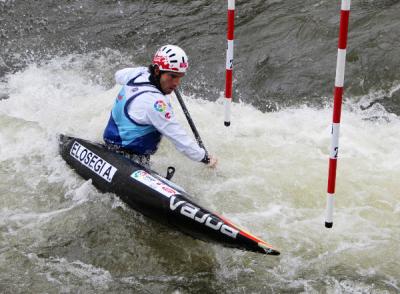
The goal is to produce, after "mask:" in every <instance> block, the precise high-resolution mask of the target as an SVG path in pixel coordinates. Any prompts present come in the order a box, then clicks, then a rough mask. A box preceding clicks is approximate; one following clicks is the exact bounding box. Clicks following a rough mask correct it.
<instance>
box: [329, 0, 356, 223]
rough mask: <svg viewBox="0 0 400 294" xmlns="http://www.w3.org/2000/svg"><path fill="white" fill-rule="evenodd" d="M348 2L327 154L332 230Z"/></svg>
mask: <svg viewBox="0 0 400 294" xmlns="http://www.w3.org/2000/svg"><path fill="white" fill-rule="evenodd" d="M350 2H351V0H342V4H341V11H340V25H339V26H340V27H339V41H338V53H337V61H336V77H335V92H334V99H333V118H332V131H331V134H332V138H331V148H330V154H329V174H328V189H327V190H328V191H327V192H328V193H327V207H326V218H325V227H327V228H332V226H333V203H334V194H335V184H336V167H337V158H338V152H339V128H340V115H341V110H342V97H343V84H344V70H345V64H346V47H347V33H348V28H349V15H350Z"/></svg>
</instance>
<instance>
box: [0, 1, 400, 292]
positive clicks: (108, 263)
mask: <svg viewBox="0 0 400 294" xmlns="http://www.w3.org/2000/svg"><path fill="white" fill-rule="evenodd" d="M339 7H340V3H339V1H333V2H332V1H327V0H326V1H325V0H322V1H279V0H270V1H261V0H260V1H258V0H256V1H237V3H236V8H237V11H236V19H235V21H236V31H235V63H234V76H235V81H234V89H235V92H234V99H235V101H236V102H237V103H235V104H234V105H233V109H232V125H231V127H229V128H226V127H224V126H223V111H224V109H223V101H222V100H223V99H222V95H223V90H224V89H223V87H224V72H225V68H224V67H225V46H226V40H225V38H226V35H225V29H226V1H207V0H199V1H184V0H182V1H166V0H164V1H112V0H102V1H89V0H85V1H47V0H45V1H18V0H15V1H11V0H0V24H1V26H0V45H1V46H0V129H1V132H0V292H1V293H27V292H31V293H304V292H305V293H398V292H400V283H399V280H400V274H399V272H400V271H399V269H400V262H399V260H400V253H399V250H398V244H399V241H400V227H399V223H400V202H399V196H400V192H399V191H400V189H399V188H400V186H399V184H398V179H399V178H400V151H399V148H398V146H400V138H399V136H398V134H399V133H400V120H399V117H398V115H399V114H400V76H399V75H400V72H399V66H400V64H399V62H400V61H399V58H398V56H400V49H399V48H400V46H399V42H400V19H399V18H398V12H399V9H400V1H394V0H392V1H389V0H383V1H379V3H378V2H377V1H369V0H359V1H352V12H351V15H350V31H349V41H348V55H347V63H346V77H345V81H346V83H345V101H344V105H343V113H342V124H341V133H340V156H339V161H338V176H337V186H336V204H335V212H334V227H333V228H332V229H331V230H327V229H325V227H324V225H323V222H324V209H325V205H326V203H325V201H326V199H325V197H326V183H327V169H328V157H329V145H330V123H331V116H332V108H331V105H332V102H331V101H332V94H331V93H332V92H333V83H334V75H335V66H336V51H337V33H338V24H339V18H338V14H339ZM165 43H176V44H178V45H180V46H182V47H183V48H184V49H185V50H186V51H187V53H188V55H189V58H190V62H191V68H190V71H189V73H188V76H187V78H185V80H184V82H183V85H182V90H183V93H184V98H185V101H186V103H187V106H188V108H189V109H190V112H191V114H192V117H193V119H194V120H195V122H196V125H197V127H198V129H199V131H200V134H201V135H202V138H203V140H204V141H205V144H206V146H207V147H208V149H209V150H210V151H211V152H212V153H214V154H216V155H217V156H218V158H219V161H220V165H219V167H218V169H217V170H216V171H210V170H208V169H207V168H205V167H203V166H202V165H199V164H197V163H194V162H191V161H190V160H189V159H186V158H185V157H184V156H182V155H181V154H179V153H178V152H177V151H176V150H175V148H174V147H173V146H172V145H171V143H169V142H168V141H167V140H164V141H163V143H162V144H161V148H160V150H159V152H158V153H157V155H156V156H154V157H153V167H154V168H155V169H156V170H158V171H160V172H162V173H164V172H165V170H166V168H167V166H169V165H171V164H172V165H174V166H175V167H176V169H177V172H176V175H175V177H174V180H175V181H176V182H177V183H178V184H179V185H181V186H183V187H185V188H186V190H187V191H188V192H189V193H190V194H191V195H193V197H194V198H195V199H196V201H197V202H198V203H200V204H202V205H203V206H205V207H207V208H209V209H211V210H215V211H217V212H219V213H221V214H223V215H225V216H227V217H228V218H230V219H232V220H233V221H234V222H235V223H238V224H239V225H241V226H243V227H245V228H247V229H249V231H251V232H252V233H254V234H255V235H258V236H260V237H262V238H263V239H265V240H266V241H268V242H270V243H271V244H273V245H275V246H276V247H277V248H279V250H280V251H281V256H279V257H271V256H264V255H258V254H255V253H249V252H242V251H239V250H234V249H226V248H222V247H220V246H216V245H210V244H208V243H204V242H201V241H197V240H193V239H191V238H189V237H187V236H184V235H182V234H181V233H179V232H175V231H173V230H171V229H169V228H166V227H164V226H163V225H161V224H158V223H156V222H154V221H152V220H150V219H148V218H146V217H143V216H142V215H140V214H139V213H136V212H135V211H133V210H131V209H129V208H127V207H126V206H125V205H124V204H123V203H122V202H121V201H120V200H119V199H118V198H117V197H116V196H115V195H113V194H104V193H100V192H99V191H97V190H96V189H95V188H94V187H93V186H92V185H91V183H90V182H89V181H84V180H83V179H82V178H80V177H79V176H78V175H77V174H75V173H74V172H73V171H72V170H71V169H70V168H69V167H68V166H67V165H66V163H65V162H64V161H63V160H62V158H61V157H60V156H59V155H58V150H57V141H56V137H57V134H59V133H69V134H73V135H75V136H77V137H82V138H87V139H89V140H93V141H101V136H102V132H103V128H104V126H105V123H106V122H107V120H108V115H109V111H110V108H111V106H112V103H113V99H114V96H115V95H116V93H117V92H118V90H119V88H118V86H116V85H115V84H114V81H113V75H114V72H115V70H117V69H119V68H121V67H125V66H136V65H146V64H148V62H149V59H150V58H151V56H152V54H153V53H154V51H155V50H156V49H157V47H158V46H160V45H162V44H165ZM175 104H176V105H175ZM174 105H175V107H176V111H175V112H176V113H177V114H178V116H179V120H180V121H181V122H182V124H183V125H185V126H186V123H185V118H184V116H183V115H182V114H181V113H180V111H179V105H177V103H174ZM188 132H190V130H189V128H188Z"/></svg>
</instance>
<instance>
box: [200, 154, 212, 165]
mask: <svg viewBox="0 0 400 294" xmlns="http://www.w3.org/2000/svg"><path fill="white" fill-rule="evenodd" d="M200 161H201V162H202V163H205V164H209V163H210V157H208V154H207V152H206V154H205V155H204V157H203V159H202V160H200Z"/></svg>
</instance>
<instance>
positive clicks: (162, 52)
mask: <svg viewBox="0 0 400 294" xmlns="http://www.w3.org/2000/svg"><path fill="white" fill-rule="evenodd" d="M153 65H158V67H159V68H160V70H163V71H174V72H181V73H185V72H186V69H187V68H188V67H189V63H188V57H187V55H186V53H185V51H183V50H182V49H181V48H179V47H178V46H175V45H165V46H162V47H161V48H160V49H158V51H157V52H156V54H155V55H154V58H153Z"/></svg>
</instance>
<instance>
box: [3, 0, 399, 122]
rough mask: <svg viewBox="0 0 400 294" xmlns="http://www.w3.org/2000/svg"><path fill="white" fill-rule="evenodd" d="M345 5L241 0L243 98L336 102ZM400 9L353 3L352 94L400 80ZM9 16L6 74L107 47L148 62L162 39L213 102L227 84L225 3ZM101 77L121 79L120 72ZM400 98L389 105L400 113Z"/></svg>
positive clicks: (50, 5)
mask: <svg viewBox="0 0 400 294" xmlns="http://www.w3.org/2000/svg"><path fill="white" fill-rule="evenodd" d="M339 8H340V5H339V3H338V1H336V2H335V1H297V0H296V1H276V0H273V1H265V0H259V1H237V3H236V19H235V22H236V31H235V41H236V42H235V63H234V70H235V77H236V81H235V90H236V91H235V99H236V100H237V101H238V100H239V99H241V100H243V101H245V102H247V103H249V102H250V103H252V104H253V105H255V106H256V107H258V108H259V109H261V110H269V109H271V110H273V109H276V108H280V107H284V106H291V105H302V104H311V105H323V104H324V103H326V102H327V101H328V99H331V93H332V91H333V81H334V76H335V66H336V52H337V35H338V23H339ZM399 11H400V1H395V0H391V1H390V0H385V1H383V0H382V1H378V2H377V1H368V0H360V1H353V3H352V11H351V16H350V30H349V41H348V54H347V65H346V76H345V81H346V83H345V92H346V95H347V96H354V95H356V96H359V95H365V94H368V93H370V92H371V91H383V92H384V93H382V95H383V96H385V95H386V96H388V95H389V91H390V89H391V88H392V87H393V86H394V85H395V84H396V83H397V82H398V81H399V79H400V71H399V70H398V69H399V66H400V59H399V58H398V57H399V56H400V47H399V46H398V44H399V42H400V18H399V17H398V13H399ZM0 21H1V30H0V42H1V48H0V54H1V59H0V76H3V75H4V74H5V73H7V72H13V71H16V70H18V69H21V68H23V67H24V66H25V65H26V64H27V63H30V62H32V61H35V62H42V61H43V60H47V59H49V58H51V57H52V56H60V55H65V54H70V53H71V52H80V53H82V52H89V51H98V50H100V49H103V48H112V49H116V50H118V51H120V52H121V53H123V54H124V56H126V57H127V56H128V57H129V58H126V57H125V58H121V59H120V60H115V62H114V65H115V68H118V67H119V66H120V65H129V64H130V62H135V63H136V64H148V63H149V60H150V58H151V56H152V55H153V53H154V51H155V50H156V49H157V48H158V47H159V46H160V45H162V44H165V43H172V44H179V45H180V46H182V47H183V48H184V49H185V50H186V51H187V53H188V55H189V57H190V60H191V71H190V74H189V75H188V78H187V79H186V83H185V85H184V87H185V88H186V89H188V90H189V91H190V92H191V93H194V94H197V95H202V96H207V99H210V94H212V95H211V97H213V96H214V97H215V98H217V97H218V96H219V92H220V91H221V89H223V87H224V70H225V68H224V62H225V46H226V40H225V39H226V35H225V31H226V3H225V1H206V0H199V1H105V0H103V1H9V0H5V1H4V0H3V1H1V2H0ZM88 70H89V71H90V68H88ZM99 74H100V75H104V76H105V78H104V82H105V83H107V84H108V85H111V84H112V78H111V77H112V72H100V73H99ZM194 85H196V86H195V87H194ZM399 95H400V94H399V93H398V92H397V93H394V94H393V95H392V97H386V99H383V100H384V101H383V102H382V104H383V105H384V106H385V107H386V108H387V109H388V110H390V111H391V112H395V113H397V114H398V113H400V108H399V107H400V106H399V99H400V98H399ZM321 97H326V98H321Z"/></svg>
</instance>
